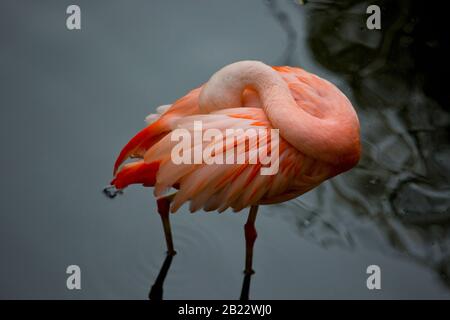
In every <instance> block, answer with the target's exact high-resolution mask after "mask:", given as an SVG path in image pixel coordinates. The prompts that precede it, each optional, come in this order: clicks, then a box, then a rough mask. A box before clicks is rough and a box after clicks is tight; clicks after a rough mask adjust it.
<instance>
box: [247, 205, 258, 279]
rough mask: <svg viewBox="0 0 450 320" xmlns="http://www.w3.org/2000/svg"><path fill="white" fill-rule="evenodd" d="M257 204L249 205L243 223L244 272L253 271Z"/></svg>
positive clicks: (249, 272)
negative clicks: (244, 222)
mask: <svg viewBox="0 0 450 320" xmlns="http://www.w3.org/2000/svg"><path fill="white" fill-rule="evenodd" d="M257 213H258V206H251V207H250V212H249V213H248V218H247V223H246V224H245V225H244V230H245V271H244V273H245V274H253V273H255V272H254V271H253V269H252V264H253V245H254V244H255V240H256V237H257V236H258V234H257V233H256V229H255V220H256V214H257Z"/></svg>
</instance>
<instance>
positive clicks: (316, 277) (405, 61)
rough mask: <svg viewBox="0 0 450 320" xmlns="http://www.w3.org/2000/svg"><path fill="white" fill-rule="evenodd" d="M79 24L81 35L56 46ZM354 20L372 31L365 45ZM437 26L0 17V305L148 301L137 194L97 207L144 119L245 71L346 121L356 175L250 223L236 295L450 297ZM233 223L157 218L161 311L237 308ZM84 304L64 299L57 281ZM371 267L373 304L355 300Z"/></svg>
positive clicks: (148, 264)
mask: <svg viewBox="0 0 450 320" xmlns="http://www.w3.org/2000/svg"><path fill="white" fill-rule="evenodd" d="M70 4H78V5H79V6H80V7H81V16H82V30H80V31H69V30H67V29H66V18H67V15H66V8H67V6H68V5H70ZM369 4H378V5H380V7H381V9H382V29H381V30H379V31H371V30H367V28H366V27H365V21H366V18H367V14H366V13H365V10H366V8H367V6H368V5H369ZM445 12H446V11H445V10H444V9H443V8H439V7H436V4H435V3H434V4H433V5H429V4H428V5H427V4H426V3H425V2H424V1H374V2H370V3H368V2H364V1H359V2H356V1H338V2H332V1H308V2H306V5H299V4H298V3H296V2H295V1H289V0H285V1H282V0H279V1H258V0H254V1H223V0H222V1H217V0H189V1H76V2H72V1H70V2H69V1H56V0H55V1H49V0H45V1H12V0H8V1H2V2H1V3H0V37H1V38H0V40H1V42H0V43H1V50H0V71H1V72H0V88H1V94H0V107H1V108H0V112H1V117H0V130H1V132H0V145H1V148H2V157H1V158H0V165H1V168H2V173H1V180H0V181H1V182H0V199H1V201H0V298H3V299H12V298H19V299H23V298H39V299H42V298H63V299H78V298H101V299H109V298H114V299H117V298H125V299H128V298H131V299H146V298H147V294H148V291H149V288H150V286H151V285H152V284H153V282H154V280H155V278H156V276H157V274H158V272H159V270H160V268H161V265H162V263H163V260H164V257H165V254H164V251H165V243H164V238H163V232H162V228H161V223H160V219H159V217H158V215H157V214H156V210H155V202H154V199H153V196H152V192H151V190H150V189H144V188H141V187H138V186H135V187H132V188H129V189H127V190H126V192H125V194H124V195H122V196H118V197H116V198H115V199H114V200H111V199H108V198H106V197H105V196H104V195H102V193H101V190H102V189H103V187H104V186H105V185H107V184H108V182H109V181H110V179H111V174H112V172H111V171H112V165H113V161H114V159H115V157H116V155H117V153H118V152H119V151H120V149H121V147H122V146H123V145H124V144H125V143H126V142H127V141H128V139H129V138H130V137H131V136H132V135H134V134H135V132H137V131H138V130H139V129H141V128H142V127H143V126H144V125H145V123H144V121H143V120H144V118H145V116H146V115H147V114H149V113H151V112H153V111H154V110H155V108H156V107H157V106H159V105H162V104H167V103H171V102H173V101H174V100H176V99H177V98H179V97H180V96H182V95H183V94H185V93H186V92H187V91H188V90H190V89H192V88H194V87H197V86H198V85H200V84H201V83H203V82H204V81H206V80H207V79H208V78H209V77H210V76H211V74H212V73H214V72H215V71H216V70H218V69H219V68H221V67H222V66H224V65H226V64H228V63H231V62H234V61H238V60H243V59H255V60H261V61H264V62H265V63H268V64H272V65H274V64H289V65H294V66H301V67H303V68H305V69H306V70H308V71H311V72H314V73H316V74H318V75H320V76H322V77H325V78H327V79H329V80H330V81H332V82H334V83H335V84H336V85H337V86H338V87H339V88H340V89H341V90H342V91H343V92H344V93H345V94H346V95H347V96H348V97H349V98H350V99H351V101H352V102H353V104H354V106H355V108H356V109H357V111H358V114H359V117H360V120H361V127H362V138H363V149H364V151H363V159H362V161H361V163H360V164H359V166H358V167H357V168H355V169H354V170H352V171H350V172H348V173H346V174H344V175H341V176H339V177H337V178H335V179H333V180H332V181H329V182H326V183H324V184H323V185H321V186H320V187H318V188H317V189H315V190H314V191H312V192H310V193H308V194H306V195H304V196H302V197H300V198H299V199H296V200H293V201H290V202H288V203H284V204H281V205H276V206H266V207H263V208H261V209H260V210H261V214H260V215H259V217H258V220H257V229H258V231H259V237H258V240H257V242H256V245H255V258H254V259H255V261H254V263H255V265H254V267H255V270H256V274H255V275H254V276H253V278H252V282H251V289H250V297H251V298H254V299H282V298H286V299H305V298H365V299H372V298H374V299H378V298H446V299H447V298H449V297H450V280H449V278H448V274H449V272H450V252H449V249H448V248H449V245H450V236H449V229H448V222H449V221H450V219H449V218H450V211H449V202H450V200H449V199H450V188H449V177H450V166H449V163H450V162H449V159H450V147H449V139H448V138H449V123H450V116H449V113H448V110H449V106H448V101H449V90H448V88H447V86H448V84H447V81H446V78H445V77H446V76H447V75H448V71H449V69H448V62H447V59H448V58H447V57H448V56H449V46H448V40H447V39H448V34H449V33H448V32H447V29H448V28H446V26H445V24H446V22H447V20H446V17H445ZM245 217H246V214H234V213H232V212H228V211H227V212H226V213H224V214H221V215H219V214H217V213H209V214H206V213H204V212H198V213H196V214H194V215H191V214H188V211H187V209H186V208H184V207H183V208H182V209H181V210H180V211H179V213H178V214H177V215H175V216H173V217H172V228H173V233H174V241H175V246H176V248H177V250H178V254H177V255H176V256H175V257H174V259H173V262H172V265H171V268H170V270H169V273H168V276H167V279H166V281H165V286H164V297H165V298H167V299H197V298H203V299H216V298H219V299H235V298H238V297H239V294H240V291H241V286H242V280H243V275H242V269H243V264H244V236H243V224H244V222H245ZM71 264H76V265H79V266H80V267H81V272H82V289H81V290H79V291H76V290H74V291H70V290H68V289H67V288H66V278H67V274H66V273H65V271H66V268H67V266H68V265H71ZM371 264H377V265H379V266H380V267H381V271H382V289H381V290H378V291H369V290H368V289H367V288H366V278H367V274H366V268H367V266H368V265H371Z"/></svg>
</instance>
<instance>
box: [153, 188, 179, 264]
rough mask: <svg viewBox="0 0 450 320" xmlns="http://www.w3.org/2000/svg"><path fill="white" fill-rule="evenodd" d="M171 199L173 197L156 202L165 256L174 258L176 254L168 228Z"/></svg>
mask: <svg viewBox="0 0 450 320" xmlns="http://www.w3.org/2000/svg"><path fill="white" fill-rule="evenodd" d="M172 199H173V195H171V196H167V197H162V198H159V199H157V200H156V203H157V205H158V213H159V215H160V216H161V221H162V224H163V228H164V235H165V237H166V244H167V254H168V255H170V256H174V255H175V254H176V253H177V252H176V251H175V250H174V248H173V240H172V231H171V228H170V220H169V215H170V202H171V201H172Z"/></svg>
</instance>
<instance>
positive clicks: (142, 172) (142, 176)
mask: <svg viewBox="0 0 450 320" xmlns="http://www.w3.org/2000/svg"><path fill="white" fill-rule="evenodd" d="M158 169H159V162H152V163H145V162H144V161H143V160H139V161H135V162H131V163H127V164H126V165H124V166H123V168H122V169H121V170H120V171H119V173H117V175H116V177H115V178H114V179H113V180H112V181H111V185H113V186H115V187H116V188H117V189H124V188H126V187H127V186H129V185H130V184H143V185H144V186H146V187H153V186H154V185H155V182H156V173H157V172H158Z"/></svg>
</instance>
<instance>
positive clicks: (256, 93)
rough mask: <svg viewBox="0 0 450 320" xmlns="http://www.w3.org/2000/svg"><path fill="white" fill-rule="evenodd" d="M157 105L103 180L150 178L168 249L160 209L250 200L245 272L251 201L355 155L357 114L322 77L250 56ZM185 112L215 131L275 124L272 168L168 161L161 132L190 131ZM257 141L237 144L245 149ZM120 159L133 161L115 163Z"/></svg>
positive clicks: (342, 166)
mask: <svg viewBox="0 0 450 320" xmlns="http://www.w3.org/2000/svg"><path fill="white" fill-rule="evenodd" d="M157 112H158V113H156V114H151V115H149V116H148V117H147V121H148V123H149V124H148V126H147V127H145V128H144V129H143V130H142V131H140V132H139V133H137V134H136V135H135V136H134V137H133V138H132V139H131V140H130V141H129V142H128V143H127V144H126V145H125V147H124V148H123V149H122V151H121V152H120V154H119V156H118V158H117V160H116V162H115V165H114V179H113V180H112V182H111V188H115V189H116V190H120V191H121V190H123V189H124V188H126V187H127V186H129V185H130V184H142V185H143V186H145V187H154V195H155V197H156V202H157V208H158V213H159V215H160V217H161V220H162V225H163V229H164V234H165V240H166V245H167V254H168V255H169V256H173V255H175V254H176V251H175V249H174V245H173V240H172V232H171V226H170V220H169V215H170V214H169V213H170V212H172V213H175V212H176V211H177V210H178V209H179V208H180V207H181V206H182V205H183V204H184V203H186V202H189V203H190V211H191V212H195V211H198V210H200V209H203V210H205V211H212V210H217V211H219V212H222V211H224V210H226V209H227V208H232V209H233V210H234V211H236V212H238V211H241V210H243V209H244V208H250V209H249V214H248V217H247V222H246V223H245V225H244V234H245V242H246V250H245V252H246V257H245V271H244V272H245V274H247V275H248V274H253V272H254V271H253V269H252V260H253V246H254V243H255V240H256V237H257V232H256V228H255V220H256V216H257V212H258V206H259V205H265V204H274V203H280V202H284V201H288V200H290V199H293V198H296V197H298V196H300V195H302V194H304V193H305V192H308V191H309V190H311V189H313V188H315V187H316V186H318V185H319V184H320V183H322V182H323V181H325V180H327V179H329V178H332V177H334V176H336V175H338V174H340V173H342V172H345V171H347V170H349V169H351V168H352V167H354V166H355V165H356V164H357V163H358V161H359V158H360V153H361V147H360V128H359V120H358V117H357V114H356V112H355V110H354V108H353V106H352V104H351V103H350V101H349V100H348V99H347V97H346V96H345V95H344V94H343V93H342V92H341V91H340V90H339V89H338V88H337V87H336V86H335V85H333V84H332V83H330V82H328V81H327V80H324V79H322V78H320V77H318V76H317V75H314V74H312V73H309V72H307V71H305V70H303V69H301V68H297V67H290V66H274V67H271V66H268V65H266V64H264V63H262V62H259V61H240V62H236V63H232V64H230V65H227V66H225V67H223V68H222V69H220V70H219V71H218V72H216V73H215V74H214V75H213V76H212V77H211V78H210V79H209V81H208V82H206V83H205V84H204V85H202V86H200V87H199V88H196V89H193V90H192V91H190V92H189V93H188V94H186V95H185V96H183V97H182V98H180V99H178V100H177V101H175V102H174V103H173V104H171V105H165V106H161V107H159V108H158V109H157ZM194 121H202V123H203V124H204V126H205V127H209V128H211V127H213V128H216V129H218V130H220V131H222V132H224V131H225V130H226V129H228V128H258V129H261V128H264V129H267V130H269V129H278V130H279V135H280V139H279V158H278V159H279V170H278V172H277V173H276V174H273V175H261V174H259V169H260V168H261V163H259V162H258V163H256V164H255V163H253V164H250V163H244V164H242V163H241V164H205V163H201V164H198V163H195V164H174V163H173V161H171V149H172V148H173V146H174V142H173V141H172V140H171V132H173V131H174V130H175V129H176V128H180V127H183V128H191V130H192V123H193V122H194ZM202 143H203V142H202ZM239 143H242V139H241V142H238V143H234V144H231V145H230V144H228V145H225V146H224V147H223V148H224V151H226V150H227V149H230V148H234V149H236V150H238V149H237V148H238V144H239ZM270 143H271V140H270V139H268V142H267V144H270ZM261 144H263V143H261V141H260V144H259V145H251V146H247V147H246V148H244V149H242V148H241V149H240V150H241V151H240V152H245V153H249V152H250V151H252V148H259V147H261ZM194 147H195V146H192V148H194ZM242 150H243V151H242ZM128 158H133V159H134V160H133V161H131V162H128V163H126V164H124V161H125V160H127V159H128ZM171 190H177V191H176V192H175V193H170V191H171Z"/></svg>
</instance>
